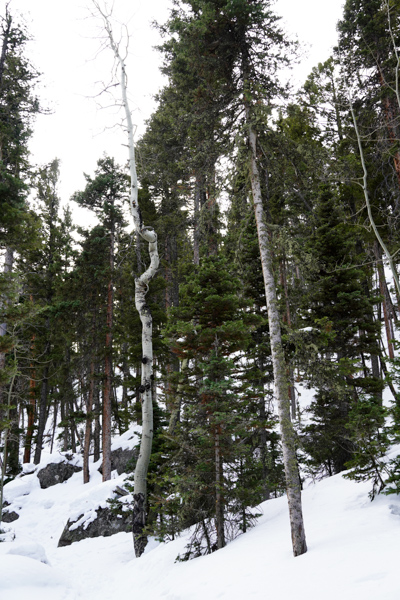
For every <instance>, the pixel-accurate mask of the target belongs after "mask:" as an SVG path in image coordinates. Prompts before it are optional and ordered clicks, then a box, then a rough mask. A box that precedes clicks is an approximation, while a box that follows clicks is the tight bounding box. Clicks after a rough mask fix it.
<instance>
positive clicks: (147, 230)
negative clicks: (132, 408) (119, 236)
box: [93, 0, 159, 557]
mask: <svg viewBox="0 0 400 600" xmlns="http://www.w3.org/2000/svg"><path fill="white" fill-rule="evenodd" d="M93 4H94V6H95V7H96V9H97V11H98V13H99V14H100V15H101V16H102V18H103V21H104V28H105V30H106V33H107V36H108V39H109V44H110V48H111V49H112V51H113V53H114V58H115V59H116V61H117V62H118V64H119V67H120V75H121V78H120V84H121V95H122V103H123V106H124V111H125V119H126V128H127V135H128V149H129V171H130V177H131V187H130V198H129V199H130V208H131V215H132V218H133V222H134V226H135V230H136V232H137V233H139V234H140V236H141V238H142V239H143V240H145V241H146V242H147V243H148V248H149V255H150V266H149V267H148V268H147V270H146V271H145V272H144V273H142V274H141V275H140V277H138V278H137V279H136V280H135V306H136V309H137V311H138V313H139V316H140V321H141V323H142V378H141V386H140V393H141V399H142V419H143V421H142V439H141V442H140V450H139V457H138V459H137V462H136V469H135V483H134V493H133V498H134V507H133V526H132V530H133V538H134V547H135V554H136V556H137V557H139V556H141V555H142V553H143V551H144V548H145V547H146V543H147V538H146V537H145V536H144V535H143V528H144V525H145V523H146V496H147V472H148V467H149V462H150V454H151V447H152V441H153V397H152V383H153V321H152V316H151V312H150V309H149V307H148V306H147V304H146V294H147V291H148V287H149V283H150V281H151V279H152V278H153V277H154V275H155V274H156V272H157V269H158V265H159V258H158V249H157V234H156V233H155V231H154V229H152V228H151V227H145V226H144V223H143V221H142V217H141V214H140V209H139V201H138V182H137V174H136V160H135V144H134V140H133V131H134V129H133V123H132V115H131V111H130V107H129V102H128V94H127V87H126V85H127V75H126V67H125V61H124V59H123V58H122V56H121V54H120V52H119V46H118V44H116V42H115V40H114V37H113V32H112V29H111V24H110V19H109V15H107V14H106V13H105V12H104V11H102V10H101V8H100V6H99V4H98V2H96V0H93Z"/></svg>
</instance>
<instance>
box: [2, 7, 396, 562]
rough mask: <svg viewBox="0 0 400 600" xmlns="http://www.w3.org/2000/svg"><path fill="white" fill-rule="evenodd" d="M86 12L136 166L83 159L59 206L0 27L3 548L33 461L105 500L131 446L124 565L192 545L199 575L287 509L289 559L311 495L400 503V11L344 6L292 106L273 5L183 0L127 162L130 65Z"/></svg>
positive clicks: (15, 39) (287, 58) (18, 61)
mask: <svg viewBox="0 0 400 600" xmlns="http://www.w3.org/2000/svg"><path fill="white" fill-rule="evenodd" d="M93 5H94V8H95V9H96V10H97V11H98V12H99V15H100V18H102V19H103V23H104V31H105V33H106V39H107V40H108V42H107V43H108V45H109V51H110V52H113V53H114V57H115V59H116V63H117V66H118V68H119V70H120V71H119V72H120V73H121V76H120V75H119V74H118V75H117V79H116V82H120V84H119V89H120V90H121V102H122V105H123V107H124V109H125V113H124V114H125V115H126V119H125V128H124V129H121V130H120V131H117V132H116V135H120V136H121V137H122V138H123V139H124V140H126V142H125V143H126V144H127V146H128V147H129V150H130V152H129V156H128V150H127V163H126V164H125V165H120V164H117V162H116V160H115V158H113V157H112V156H101V157H99V159H98V163H97V168H96V170H95V171H94V172H93V173H92V174H87V175H85V180H86V184H85V186H84V187H83V189H80V190H76V192H75V194H74V195H73V196H72V198H70V200H69V202H68V204H67V205H65V206H64V207H63V208H61V199H60V197H59V193H58V179H59V166H60V160H61V161H62V156H61V157H59V158H54V160H53V161H52V162H51V163H49V164H46V165H37V164H34V163H33V162H32V157H31V156H30V154H29V141H30V137H31V135H32V131H33V128H34V126H35V116H36V115H37V114H38V113H40V112H43V111H45V110H46V109H45V107H43V106H42V101H41V100H40V98H39V96H38V94H37V82H38V80H39V77H40V73H39V71H38V70H37V69H39V70H40V65H33V64H32V63H31V61H30V59H29V56H28V53H27V52H26V44H27V42H28V40H29V39H30V34H29V31H28V29H27V27H26V25H25V24H24V22H23V20H21V19H18V18H16V17H15V16H14V14H13V12H12V7H11V6H9V5H7V6H6V8H5V9H4V10H3V13H2V15H1V23H0V34H1V42H0V44H1V50H0V53H1V55H0V269H1V272H0V324H1V325H0V468H1V481H0V526H1V514H2V505H3V487H4V486H5V485H6V484H7V483H8V482H10V481H12V480H13V479H14V478H15V477H17V476H18V474H19V473H20V472H21V470H22V467H23V465H24V464H26V463H28V464H29V463H34V464H35V465H37V464H39V463H40V461H41V457H42V452H43V450H44V448H46V449H48V450H49V451H50V452H53V451H56V449H59V450H61V451H63V452H65V451H70V452H72V453H74V454H76V453H78V454H81V455H82V456H83V465H84V467H83V482H84V483H87V482H88V481H89V462H90V461H94V462H96V461H98V460H99V459H100V458H101V459H102V477H103V481H108V480H109V479H110V478H111V474H112V465H111V457H110V453H111V441H112V438H113V436H114V435H121V434H123V433H124V432H126V431H127V430H128V428H129V427H130V426H131V425H132V424H136V425H137V426H138V428H140V431H141V432H142V434H141V440H140V447H138V450H137V461H136V464H134V465H132V469H131V470H132V473H131V474H130V475H129V477H128V479H127V480H126V490H130V491H131V492H132V494H133V496H132V497H133V503H132V507H131V510H132V513H133V534H134V545H135V552H136V555H137V556H140V555H141V554H142V553H143V551H144V549H145V547H146V543H147V539H148V536H157V538H158V539H161V540H166V541H168V540H174V539H175V538H176V536H177V535H179V533H180V532H181V531H183V530H185V529H187V528H188V527H192V532H193V534H192V537H191V539H190V543H189V544H188V545H187V547H186V550H185V553H184V554H183V555H182V556H181V560H188V559H190V558H193V557H197V556H200V555H204V554H210V553H212V552H214V551H216V550H218V549H221V548H223V547H224V546H225V545H226V544H227V543H228V542H229V541H231V540H233V539H235V538H236V537H237V536H238V535H239V534H241V533H245V532H246V531H247V530H249V529H250V528H251V527H252V525H253V524H254V523H255V520H256V519H257V516H258V509H257V507H258V505H259V504H260V503H261V502H264V501H266V500H268V499H270V498H278V497H280V496H283V495H285V494H286V495H287V499H288V503H289V513H290V524H291V532H292V548H293V553H294V555H295V556H298V555H300V554H303V553H305V552H306V551H307V545H306V533H307V531H306V530H304V526H303V520H302V507H301V491H302V486H303V483H304V481H306V480H312V481H316V480H320V479H323V478H328V477H331V476H333V475H336V474H338V473H341V472H343V471H346V477H348V478H350V479H353V480H355V481H370V498H371V500H373V499H374V498H375V497H376V496H378V495H379V494H381V493H384V494H390V493H392V494H398V493H400V456H399V457H394V458H393V457H391V458H390V459H388V458H387V453H388V451H389V449H390V448H391V447H392V446H393V445H394V444H396V443H399V442H400V391H399V384H400V358H399V348H400V345H399V342H397V341H396V340H397V339H398V335H397V327H398V322H399V319H400V284H399V276H398V269H399V263H400V253H399V250H400V234H399V228H398V224H399V218H400V144H399V141H400V135H399V134H400V82H399V78H400V20H399V19H400V2H399V0H346V2H345V5H344V9H343V15H342V19H341V20H340V21H339V23H338V25H337V32H338V38H337V46H336V47H335V49H334V51H333V53H332V56H331V57H330V58H329V59H328V60H326V61H325V62H321V63H319V64H318V65H316V66H315V68H313V70H312V72H311V73H310V74H309V76H308V77H307V79H306V81H305V82H304V83H303V85H302V86H301V88H300V89H298V90H294V89H292V88H291V86H290V84H289V83H285V79H284V77H283V75H282V74H283V73H287V69H288V68H289V67H293V66H295V65H296V64H297V61H299V60H300V59H299V49H298V47H297V44H296V43H295V42H293V41H292V40H290V39H288V37H287V36H286V35H285V33H284V32H283V30H282V28H281V24H280V19H279V16H278V15H276V14H275V12H274V11H273V8H272V2H270V0H174V2H173V8H172V9H171V12H170V17H169V19H168V21H167V22H165V23H159V24H158V25H157V27H158V28H159V30H160V32H161V35H162V40H163V41H162V44H161V45H160V47H159V48H158V51H159V52H160V53H161V55H162V57H163V67H162V71H163V74H164V76H165V77H166V81H167V84H166V85H165V86H164V87H163V88H162V89H161V91H160V92H159V94H158V96H157V108H156V110H155V112H154V113H153V114H152V116H151V118H150V119H149V120H148V122H147V126H146V131H145V133H144V134H143V135H142V137H141V138H140V139H138V140H137V141H135V143H134V142H133V125H132V123H131V122H130V108H129V104H128V100H127V96H126V81H127V78H126V69H127V70H129V64H125V59H124V57H123V56H122V55H121V54H120V48H119V45H118V44H117V43H116V42H115V41H114V37H113V30H112V15H111V13H108V12H105V10H104V9H102V8H101V6H100V5H99V4H98V3H97V2H93ZM128 86H129V82H128ZM128 158H129V161H128ZM136 173H137V174H136ZM74 205H78V206H81V207H85V208H86V209H88V210H90V211H91V212H92V214H93V223H95V224H94V225H92V226H90V227H89V226H87V227H84V226H81V225H78V224H77V223H75V222H74V218H73V208H72V207H73V206H74ZM132 221H133V227H132ZM305 391H307V392H308V397H310V398H312V401H311V402H310V403H308V404H307V405H305V404H304V403H303V402H302V393H303V395H304V393H305ZM115 510H118V507H115Z"/></svg>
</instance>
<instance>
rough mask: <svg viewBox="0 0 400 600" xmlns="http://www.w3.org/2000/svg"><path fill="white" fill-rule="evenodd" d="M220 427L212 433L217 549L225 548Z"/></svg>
mask: <svg viewBox="0 0 400 600" xmlns="http://www.w3.org/2000/svg"><path fill="white" fill-rule="evenodd" d="M220 438H221V427H220V426H217V427H216V428H215V433H214V453H215V457H214V458H215V521H216V529H217V548H218V550H219V549H220V548H223V547H224V546H225V525H224V520H225V519H224V498H223V493H222V489H223V467H222V456H221V444H220Z"/></svg>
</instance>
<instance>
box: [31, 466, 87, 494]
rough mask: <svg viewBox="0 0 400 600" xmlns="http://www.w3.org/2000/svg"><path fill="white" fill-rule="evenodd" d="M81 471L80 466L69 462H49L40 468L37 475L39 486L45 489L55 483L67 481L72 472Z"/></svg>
mask: <svg viewBox="0 0 400 600" xmlns="http://www.w3.org/2000/svg"><path fill="white" fill-rule="evenodd" d="M79 471H82V467H77V466H76V465H73V464H71V463H69V462H66V461H62V462H59V463H50V464H49V465H47V467H45V468H44V469H41V470H40V471H39V472H38V474H37V476H38V479H39V482H40V487H41V488H42V489H46V488H49V487H51V486H52V485H57V483H63V482H64V481H67V479H69V478H70V477H72V475H73V474H74V473H78V472H79Z"/></svg>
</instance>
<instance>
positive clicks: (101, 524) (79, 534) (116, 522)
mask: <svg viewBox="0 0 400 600" xmlns="http://www.w3.org/2000/svg"><path fill="white" fill-rule="evenodd" d="M83 516H84V515H80V517H79V518H78V519H76V521H70V520H69V521H68V523H67V524H66V526H65V527H64V531H63V532H62V534H61V537H60V540H59V542H58V547H59V548H61V547H62V546H70V545H71V544H73V543H74V542H79V541H80V540H84V539H86V538H94V537H100V536H101V537H108V536H110V535H114V533H120V532H121V531H125V532H128V533H129V532H131V531H132V514H131V513H130V512H126V513H125V514H124V516H120V515H115V514H114V513H112V512H111V510H110V509H109V508H108V507H107V508H98V509H97V510H96V518H95V519H94V520H93V521H91V522H90V523H89V524H88V525H87V527H86V529H85V524H86V523H87V521H83V522H82V524H81V525H79V526H78V527H76V528H75V529H72V531H71V530H70V528H71V527H72V526H73V525H74V524H75V523H77V522H78V521H79V520H81V519H82V517H83Z"/></svg>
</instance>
